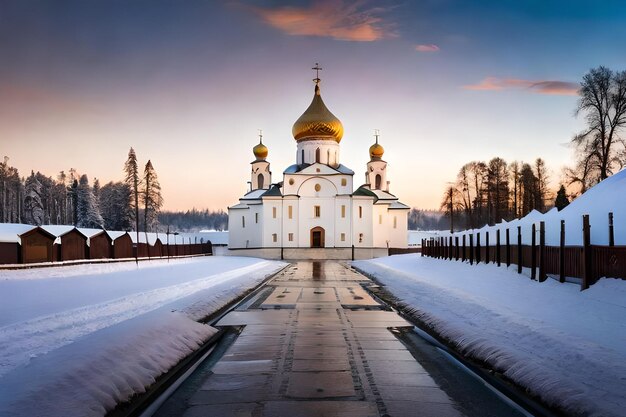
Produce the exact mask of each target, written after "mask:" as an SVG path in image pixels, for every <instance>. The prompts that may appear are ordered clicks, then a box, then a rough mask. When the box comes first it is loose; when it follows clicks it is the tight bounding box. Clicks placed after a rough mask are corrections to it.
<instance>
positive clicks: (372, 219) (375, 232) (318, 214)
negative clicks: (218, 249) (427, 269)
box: [228, 80, 409, 249]
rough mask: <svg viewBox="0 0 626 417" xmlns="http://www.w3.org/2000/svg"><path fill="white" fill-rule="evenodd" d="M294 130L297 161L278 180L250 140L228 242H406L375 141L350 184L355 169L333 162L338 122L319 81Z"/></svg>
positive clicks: (402, 217) (399, 207)
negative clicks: (248, 171) (362, 179)
mask: <svg viewBox="0 0 626 417" xmlns="http://www.w3.org/2000/svg"><path fill="white" fill-rule="evenodd" d="M318 81H319V80H318ZM320 126H321V127H320ZM316 129H317V130H316ZM293 130H294V137H295V138H296V140H297V142H298V143H297V147H296V158H295V159H296V164H294V165H292V166H290V167H288V168H287V169H286V170H285V171H284V172H283V178H282V181H280V182H278V183H275V184H270V181H271V171H270V163H269V162H268V161H266V160H265V157H266V156H267V148H265V147H264V146H263V145H257V147H255V150H254V152H255V156H256V160H255V161H254V162H252V177H251V191H250V192H248V193H247V194H246V195H245V196H243V197H242V198H241V199H240V200H239V203H238V204H236V205H234V206H232V207H229V209H228V230H229V233H228V237H229V242H228V246H229V249H246V248H247V249H265V248H289V249H295V248H352V247H355V248H388V247H393V248H405V247H407V238H408V234H407V214H408V210H409V207H407V206H405V205H404V204H402V203H400V202H399V201H398V199H397V198H396V197H395V196H393V195H392V194H390V193H389V183H388V182H387V174H386V167H387V163H386V162H384V161H382V160H381V159H380V156H382V147H381V146H380V145H378V143H376V145H373V146H372V147H371V148H370V159H371V160H370V161H369V162H368V163H367V168H366V170H367V173H366V183H365V184H364V185H362V186H360V187H359V188H358V189H357V190H356V191H355V190H354V183H353V180H354V172H353V171H352V170H350V169H348V168H347V167H345V166H343V165H341V164H340V162H339V155H340V152H339V151H340V149H339V142H340V140H341V136H342V134H343V127H342V125H341V122H339V120H338V119H336V118H335V116H334V115H332V113H330V111H328V109H326V107H325V105H324V104H323V102H322V100H321V96H320V92H319V86H318V85H316V89H315V96H314V99H313V102H312V103H311V106H310V107H309V109H307V111H306V112H305V113H304V114H303V115H302V116H301V118H300V119H299V120H298V121H297V122H296V124H295V125H294V129H293ZM259 146H262V147H263V149H261V150H260V151H257V148H258V147H259ZM374 146H376V147H377V148H376V150H375V151H372V150H373V149H374ZM377 152H379V153H377Z"/></svg>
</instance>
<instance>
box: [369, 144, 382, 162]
mask: <svg viewBox="0 0 626 417" xmlns="http://www.w3.org/2000/svg"><path fill="white" fill-rule="evenodd" d="M384 153H385V148H383V147H382V145H379V144H378V140H376V143H375V144H373V145H372V146H370V158H372V159H380V158H382V157H383V154H384Z"/></svg>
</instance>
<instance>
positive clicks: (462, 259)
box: [461, 235, 465, 262]
mask: <svg viewBox="0 0 626 417" xmlns="http://www.w3.org/2000/svg"><path fill="white" fill-rule="evenodd" d="M461 249H462V252H461V261H463V262H465V235H463V246H462V248H461Z"/></svg>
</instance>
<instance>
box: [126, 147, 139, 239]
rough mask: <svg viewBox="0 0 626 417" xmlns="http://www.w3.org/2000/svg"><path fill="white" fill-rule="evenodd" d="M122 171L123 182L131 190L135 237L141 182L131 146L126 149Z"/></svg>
mask: <svg viewBox="0 0 626 417" xmlns="http://www.w3.org/2000/svg"><path fill="white" fill-rule="evenodd" d="M124 173H125V174H126V176H125V178H124V182H125V183H126V184H127V185H128V187H129V188H130V192H131V199H130V206H131V208H132V209H134V215H133V220H134V221H135V231H136V232H137V238H139V186H140V185H141V182H140V178H139V166H138V165H137V155H135V150H134V149H133V148H130V150H129V151H128V159H127V160H126V163H125V164H124Z"/></svg>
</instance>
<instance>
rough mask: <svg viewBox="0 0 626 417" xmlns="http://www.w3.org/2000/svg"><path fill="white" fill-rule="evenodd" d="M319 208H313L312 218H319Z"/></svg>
mask: <svg viewBox="0 0 626 417" xmlns="http://www.w3.org/2000/svg"><path fill="white" fill-rule="evenodd" d="M320 214H321V208H320V206H313V217H320Z"/></svg>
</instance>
